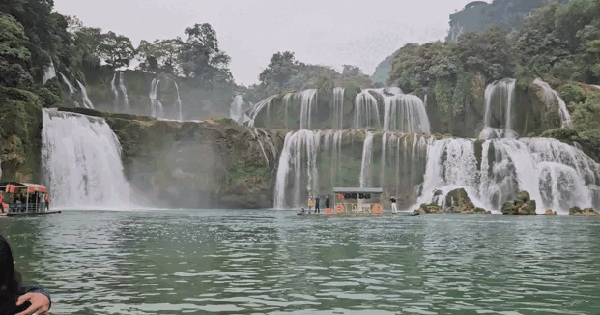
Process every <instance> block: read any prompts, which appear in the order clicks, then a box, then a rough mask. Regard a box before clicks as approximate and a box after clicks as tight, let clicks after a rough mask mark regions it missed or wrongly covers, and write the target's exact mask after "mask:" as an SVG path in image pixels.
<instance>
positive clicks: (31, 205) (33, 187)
mask: <svg viewBox="0 0 600 315" xmlns="http://www.w3.org/2000/svg"><path fill="white" fill-rule="evenodd" d="M49 198H50V196H49V195H48V191H47V189H46V187H45V186H43V185H38V184H27V183H18V182H6V183H0V211H1V212H2V214H4V215H7V216H18V215H43V214H53V213H60V211H50V209H49V208H47V207H46V202H45V201H46V200H48V201H49Z"/></svg>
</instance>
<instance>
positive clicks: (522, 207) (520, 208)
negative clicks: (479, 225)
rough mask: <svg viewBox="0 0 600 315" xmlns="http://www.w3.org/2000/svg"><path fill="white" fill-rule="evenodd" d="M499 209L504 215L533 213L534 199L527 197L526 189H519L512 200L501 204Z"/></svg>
mask: <svg viewBox="0 0 600 315" xmlns="http://www.w3.org/2000/svg"><path fill="white" fill-rule="evenodd" d="M501 211H502V214H506V215H535V214H536V213H535V200H531V199H529V193H528V192H527V191H520V192H519V193H518V194H517V198H516V199H515V200H514V201H513V202H508V201H507V202H505V203H504V204H503V205H502V210H501Z"/></svg>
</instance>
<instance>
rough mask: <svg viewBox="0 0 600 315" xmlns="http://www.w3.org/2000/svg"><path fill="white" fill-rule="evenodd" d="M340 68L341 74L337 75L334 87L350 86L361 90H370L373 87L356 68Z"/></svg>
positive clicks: (366, 76)
mask: <svg viewBox="0 0 600 315" xmlns="http://www.w3.org/2000/svg"><path fill="white" fill-rule="evenodd" d="M342 68H343V70H342V74H341V75H339V77H338V80H337V82H336V85H338V86H346V85H348V84H352V85H355V86H359V87H362V88H370V87H372V86H373V81H371V78H370V77H369V76H368V75H366V74H364V73H363V72H362V71H361V70H360V69H359V68H358V67H355V66H351V65H343V66H342Z"/></svg>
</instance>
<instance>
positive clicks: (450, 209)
mask: <svg viewBox="0 0 600 315" xmlns="http://www.w3.org/2000/svg"><path fill="white" fill-rule="evenodd" d="M442 197H443V192H442V191H441V190H436V191H434V197H433V198H434V199H433V200H434V203H431V204H425V203H424V204H421V206H420V207H419V209H417V210H415V211H414V212H415V213H419V214H442V213H456V214H491V213H492V212H491V211H485V210H484V209H482V208H477V207H475V205H473V203H472V202H471V198H470V197H469V194H468V193H467V191H466V190H465V189H464V188H457V189H454V190H451V191H450V192H448V194H446V197H445V199H444V202H443V207H441V206H439V205H438V204H437V203H435V202H437V200H439V199H440V198H442Z"/></svg>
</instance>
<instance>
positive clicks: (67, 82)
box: [59, 72, 75, 95]
mask: <svg viewBox="0 0 600 315" xmlns="http://www.w3.org/2000/svg"><path fill="white" fill-rule="evenodd" d="M59 74H60V76H61V77H62V79H63V81H64V82H65V83H66V84H67V86H68V87H69V95H73V93H75V88H74V87H73V84H71V81H69V79H68V78H67V77H66V76H65V75H64V74H62V73H61V72H59Z"/></svg>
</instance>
